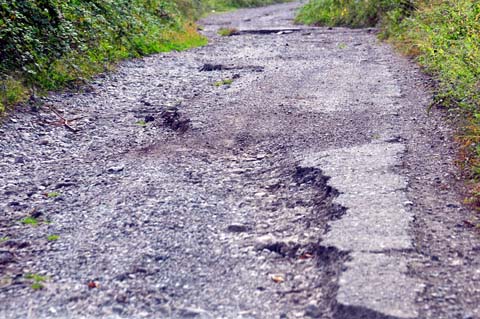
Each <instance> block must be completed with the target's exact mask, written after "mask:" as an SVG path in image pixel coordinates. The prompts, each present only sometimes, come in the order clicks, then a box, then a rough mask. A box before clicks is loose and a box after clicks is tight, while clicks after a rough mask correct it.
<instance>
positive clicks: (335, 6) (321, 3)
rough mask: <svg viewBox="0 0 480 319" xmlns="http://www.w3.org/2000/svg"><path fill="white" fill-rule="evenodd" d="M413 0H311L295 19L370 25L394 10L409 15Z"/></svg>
mask: <svg viewBox="0 0 480 319" xmlns="http://www.w3.org/2000/svg"><path fill="white" fill-rule="evenodd" d="M413 9H414V0H311V1H310V2H309V3H307V4H306V5H305V6H304V7H303V8H302V10H300V12H299V14H298V16H297V21H299V22H302V23H306V24H316V25H327V26H349V27H371V26H375V25H376V24H377V23H378V22H379V21H380V19H382V17H383V16H384V15H385V14H386V13H388V12H392V11H395V13H396V14H399V15H400V16H407V15H409V14H410V13H411V12H412V10H413Z"/></svg>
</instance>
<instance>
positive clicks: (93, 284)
mask: <svg viewBox="0 0 480 319" xmlns="http://www.w3.org/2000/svg"><path fill="white" fill-rule="evenodd" d="M87 285H88V288H90V289H93V288H99V287H100V285H99V284H98V283H96V282H95V281H93V280H90V281H89V282H88V284H87Z"/></svg>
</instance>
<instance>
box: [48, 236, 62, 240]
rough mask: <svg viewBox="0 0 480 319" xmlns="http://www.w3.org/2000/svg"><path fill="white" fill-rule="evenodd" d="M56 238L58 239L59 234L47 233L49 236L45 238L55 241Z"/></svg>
mask: <svg viewBox="0 0 480 319" xmlns="http://www.w3.org/2000/svg"><path fill="white" fill-rule="evenodd" d="M58 239H60V236H59V235H49V236H48V237H47V240H48V241H56V240H58Z"/></svg>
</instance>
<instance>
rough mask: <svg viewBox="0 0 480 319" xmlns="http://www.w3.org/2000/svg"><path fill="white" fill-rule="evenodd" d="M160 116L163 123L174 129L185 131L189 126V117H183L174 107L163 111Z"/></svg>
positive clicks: (180, 131)
mask: <svg viewBox="0 0 480 319" xmlns="http://www.w3.org/2000/svg"><path fill="white" fill-rule="evenodd" d="M160 116H161V117H162V119H163V124H164V125H165V126H167V127H169V128H170V129H172V130H174V131H177V132H179V133H185V132H186V131H187V130H188V129H189V128H190V119H188V118H185V117H183V116H182V115H181V114H180V112H179V111H178V108H176V107H173V108H169V109H167V110H165V111H163V112H162V113H161V115H160Z"/></svg>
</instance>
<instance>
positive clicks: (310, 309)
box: [305, 305, 323, 318]
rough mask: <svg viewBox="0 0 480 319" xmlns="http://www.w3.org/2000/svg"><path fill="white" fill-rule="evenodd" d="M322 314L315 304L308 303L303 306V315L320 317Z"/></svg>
mask: <svg viewBox="0 0 480 319" xmlns="http://www.w3.org/2000/svg"><path fill="white" fill-rule="evenodd" d="M322 315H323V312H322V310H321V309H320V308H319V307H318V306H316V305H308V306H307V307H306V308H305V316H306V317H310V318H321V317H322Z"/></svg>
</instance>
